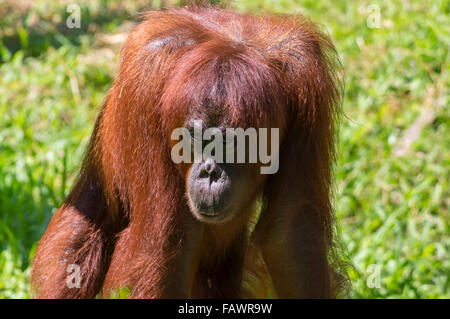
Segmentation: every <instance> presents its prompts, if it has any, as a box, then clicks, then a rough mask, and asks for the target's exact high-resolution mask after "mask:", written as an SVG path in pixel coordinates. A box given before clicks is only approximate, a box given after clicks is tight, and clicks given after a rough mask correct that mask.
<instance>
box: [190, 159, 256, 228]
mask: <svg viewBox="0 0 450 319" xmlns="http://www.w3.org/2000/svg"><path fill="white" fill-rule="evenodd" d="M248 175H249V174H248V173H245V171H244V167H243V165H242V164H227V163H220V164H219V163H216V162H215V161H214V159H212V158H207V159H204V161H203V162H202V163H193V164H192V166H191V169H190V170H189V176H188V198H189V205H190V207H191V211H192V213H193V215H194V216H195V217H196V218H197V219H199V220H200V221H203V222H206V223H222V222H226V221H228V220H230V219H231V218H232V217H233V216H234V215H235V214H237V213H238V212H239V211H240V210H241V208H242V206H244V204H245V202H246V189H247V187H248V186H249V185H248V184H249V182H250V181H251V177H250V176H248Z"/></svg>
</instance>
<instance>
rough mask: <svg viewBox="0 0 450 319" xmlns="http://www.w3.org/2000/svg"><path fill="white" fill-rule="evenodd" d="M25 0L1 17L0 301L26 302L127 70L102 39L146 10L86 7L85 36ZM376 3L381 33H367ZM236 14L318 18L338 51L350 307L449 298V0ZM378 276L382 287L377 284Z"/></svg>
mask: <svg viewBox="0 0 450 319" xmlns="http://www.w3.org/2000/svg"><path fill="white" fill-rule="evenodd" d="M16 2H17V1H6V3H5V2H2V5H1V6H0V298H25V297H29V274H30V263H31V258H32V255H33V253H34V251H35V248H36V245H37V241H38V240H39V238H40V237H41V236H42V234H43V232H44V230H45V228H46V225H47V223H48V221H49V220H50V218H51V215H52V213H54V211H55V210H56V208H57V207H58V206H59V205H60V204H61V202H62V200H63V199H64V196H65V195H66V194H67V192H68V190H69V188H70V185H71V183H72V182H73V180H74V177H75V174H76V172H77V169H78V168H79V165H80V160H81V157H82V155H83V152H84V149H85V147H86V143H87V141H88V138H89V135H90V132H91V130H92V127H93V124H94V120H95V116H96V113H97V112H98V110H99V107H100V106H101V103H102V100H103V98H104V96H105V93H106V92H107V90H108V88H109V87H110V85H111V83H112V81H113V79H114V76H115V74H116V71H117V66H118V53H119V47H118V46H117V45H112V44H110V43H108V42H105V40H104V39H105V35H109V34H115V33H120V32H123V27H122V25H123V24H125V23H126V22H129V21H132V20H136V17H137V10H139V9H142V8H146V9H148V8H149V7H148V6H147V7H145V6H143V5H142V3H144V1H138V2H137V4H134V5H132V4H127V5H124V4H120V3H121V2H120V1H118V0H114V1H101V0H96V1H87V0H86V1H77V3H79V4H80V5H81V7H82V28H81V29H80V30H69V29H67V28H65V24H64V21H65V19H66V17H67V15H68V13H67V12H66V10H65V8H66V7H65V5H63V4H59V5H58V4H53V2H52V1H48V0H46V1H45V0H39V1H35V2H28V1H25V2H23V4H22V5H19V4H17V3H16ZM141 2H142V3H141ZM3 3H5V4H3ZM88 3H89V5H88ZM130 3H131V2H130ZM145 3H149V2H148V1H147V2H145ZM373 4H375V5H378V8H379V10H380V17H381V23H380V27H379V28H370V27H368V23H367V19H368V18H369V20H370V19H372V18H373V15H370V12H369V9H370V8H373V7H371V6H370V5H373ZM27 5H29V6H27ZM233 6H234V7H235V8H236V9H237V10H240V11H252V12H262V11H272V12H277V13H291V14H295V13H300V12H301V13H303V14H307V15H310V16H311V17H312V19H313V20H314V21H317V22H319V23H321V24H322V25H323V27H324V28H325V29H326V30H327V31H328V32H329V33H330V35H331V36H332V38H333V39H334V41H335V43H336V46H337V48H338V51H339V53H340V56H341V58H342V62H343V66H344V70H345V80H346V90H345V92H346V95H345V100H344V111H345V114H346V117H344V118H343V119H342V123H341V129H340V145H339V159H338V163H337V166H336V193H337V195H336V209H337V213H338V217H339V220H340V224H341V228H342V234H343V241H344V244H345V246H346V247H347V249H348V252H349V255H350V258H351V260H352V262H353V264H354V268H353V269H352V270H351V271H350V276H351V279H352V282H353V286H352V291H351V297H359V298H450V279H449V278H450V258H449V256H450V251H449V249H450V226H449V217H450V216H449V206H450V196H449V195H450V190H449V186H450V185H449V184H450V183H449V180H450V179H449V176H450V174H449V173H450V172H449V167H450V110H449V87H450V75H449V74H450V66H449V59H450V58H449V47H450V22H449V16H450V1H448V0H435V1H423V2H422V1H406V0H405V1H392V2H389V3H388V2H383V1H325V0H314V1H313V0H308V1H306V0H305V1H293V0H280V1H275V0H257V1H255V0H241V1H236V2H233ZM372 13H373V12H372ZM370 21H371V20H370ZM370 21H369V22H370ZM428 111H429V112H431V113H432V116H431V117H428V118H427V117H426V114H427V113H426V112H428ZM407 132H410V133H411V132H412V133H413V134H412V136H413V137H414V138H413V139H412V143H405V139H404V136H405V134H407V135H408V136H409V134H410V133H407ZM414 133H416V134H415V136H414ZM371 265H377V266H378V267H379V268H378V269H379V270H380V285H379V288H370V287H369V286H368V285H367V280H368V279H370V269H371ZM372 267H373V266H372Z"/></svg>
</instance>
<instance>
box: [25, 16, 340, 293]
mask: <svg viewBox="0 0 450 319" xmlns="http://www.w3.org/2000/svg"><path fill="white" fill-rule="evenodd" d="M338 67H339V64H338V62H337V58H336V54H335V50H334V47H333V45H332V43H331V42H330V40H329V39H328V38H327V37H326V36H325V35H324V34H323V33H321V32H320V31H319V30H318V29H317V27H316V26H315V25H314V24H313V23H311V22H310V21H308V20H307V19H305V18H304V17H293V16H263V17H258V16H254V15H249V14H237V13H234V12H232V11H228V10H221V9H216V8H199V7H190V8H184V9H172V10H168V11H164V12H149V13H147V14H145V19H144V21H143V22H142V23H140V24H139V26H137V27H136V28H135V29H134V30H133V31H132V32H131V34H130V36H129V38H128V40H127V42H126V43H125V45H124V47H123V50H122V62H121V68H120V72H119V75H118V77H117V79H116V81H115V82H114V85H113V87H112V88H111V89H110V91H109V93H108V95H107V97H106V102H105V105H104V107H103V109H102V110H101V112H100V114H99V117H98V120H97V123H96V126H95V129H94V132H93V134H92V138H91V142H90V145H89V149H88V151H87V155H86V158H85V160H84V163H83V166H82V169H81V172H80V175H79V178H78V180H77V182H76V184H75V186H74V188H73V190H72V191H71V193H70V195H69V196H68V198H67V199H66V200H65V202H64V203H63V205H62V206H61V208H59V210H58V211H57V212H56V213H55V215H54V216H53V218H52V220H51V222H50V224H49V226H48V229H47V231H46V232H45V234H44V236H43V238H42V240H41V241H40V243H39V247H38V250H37V253H36V256H35V259H34V263H33V271H32V287H33V291H34V293H35V294H36V296H38V297H42V298H93V297H95V296H97V295H99V294H101V296H103V297H111V296H114V292H115V291H116V290H117V289H119V288H121V287H126V288H127V289H128V290H129V292H130V297H133V298H164V297H242V296H248V294H246V293H245V292H244V290H242V289H239V287H240V286H245V287H244V288H248V289H247V290H250V291H251V292H253V293H259V294H260V295H257V297H266V296H267V291H266V290H258V289H256V286H255V285H256V282H257V281H259V280H262V278H264V275H269V276H268V277H267V278H270V282H271V285H273V289H274V292H275V294H276V295H277V296H278V297H325V298H330V297H336V296H338V295H339V293H340V291H342V289H341V288H343V287H344V286H345V284H346V282H347V280H346V276H345V275H344V271H343V267H342V262H341V259H340V258H339V256H338V253H337V248H336V247H337V246H336V243H335V235H334V233H335V232H334V217H333V211H332V207H331V203H330V184H331V175H332V174H331V168H332V162H333V158H334V143H335V141H334V137H335V122H336V118H337V115H338V114H339V102H340V83H339V79H338V77H337V75H336V74H337V73H336V70H338ZM219 82H220V83H222V92H221V96H220V99H221V104H222V107H224V108H226V112H225V113H226V115H227V116H229V118H230V123H232V124H233V125H234V126H235V127H250V126H252V127H279V128H280V132H281V137H282V140H281V148H280V169H279V171H278V173H276V174H274V175H270V176H268V177H267V179H266V180H265V182H264V183H262V185H261V186H260V187H259V188H258V187H257V186H255V188H256V189H253V190H249V196H253V197H254V199H255V201H254V203H253V204H252V205H250V206H249V207H247V209H248V212H246V213H243V214H241V216H242V217H240V218H237V219H236V220H234V221H232V222H230V223H228V224H226V225H217V226H211V225H201V224H200V223H199V222H198V221H197V220H195V219H194V217H193V216H192V214H191V213H190V211H189V207H188V205H187V201H186V197H185V193H186V182H185V177H184V175H183V174H181V173H180V167H177V166H176V165H175V164H174V163H173V162H172V160H171V158H170V140H169V138H170V132H171V130H172V129H173V128H175V127H180V126H182V125H183V123H184V121H185V119H186V116H187V114H188V111H189V109H190V108H192V107H194V106H195V105H199V103H200V102H201V101H202V100H203V99H205V98H207V95H208V94H209V93H210V92H211V90H210V88H211V84H213V83H219ZM255 185H257V183H256V182H255ZM257 194H259V197H257ZM253 197H252V198H253ZM258 198H259V199H261V201H259V202H258V201H257V199H258ZM255 211H257V213H256V215H255V214H253V213H254V212H255ZM258 212H259V213H258ZM252 214H253V216H254V217H255V218H256V220H257V223H256V225H254V227H250V224H251V222H250V220H251V216H252ZM247 243H248V244H249V246H248V248H247V246H246V244H247ZM241 246H242V248H243V249H241V250H239V249H237V250H230V247H235V248H236V247H237V248H240V247H241ZM229 251H233V252H237V251H239V252H240V253H227V252H229ZM243 255H245V256H247V258H246V263H245V267H244V265H243V262H241V260H244V258H243ZM69 264H77V265H79V266H80V269H81V288H79V289H78V288H72V289H70V288H68V287H67V285H66V277H67V275H68V274H67V272H66V269H67V266H68V265H69ZM205 265H209V266H205ZM254 265H259V266H260V267H259V269H260V270H261V269H262V270H263V271H264V272H266V274H261V273H259V275H260V276H256V277H255V276H253V274H252V273H247V272H246V270H249V271H250V270H251V269H254V267H253V266H254ZM243 277H244V279H245V280H247V279H253V280H252V281H250V282H246V283H245V284H243V279H242V278H243ZM259 283H261V282H260V281H259ZM236 287H238V289H236ZM263 288H265V289H266V288H267V286H263Z"/></svg>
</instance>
